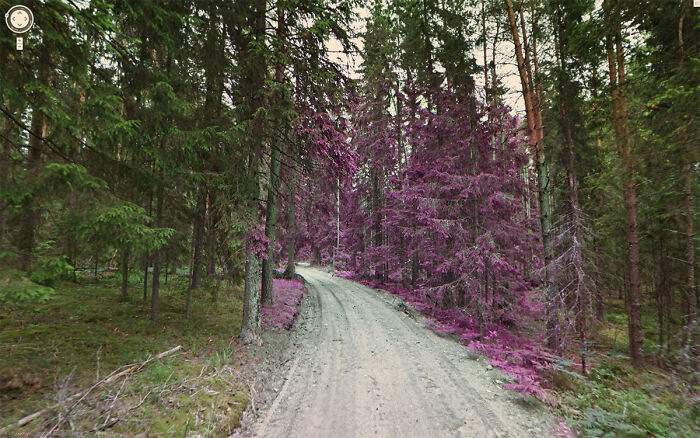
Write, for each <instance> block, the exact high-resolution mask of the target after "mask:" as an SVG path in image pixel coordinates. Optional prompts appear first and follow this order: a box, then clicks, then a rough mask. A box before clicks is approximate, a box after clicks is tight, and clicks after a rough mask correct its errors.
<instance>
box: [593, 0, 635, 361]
mask: <svg viewBox="0 0 700 438" xmlns="http://www.w3.org/2000/svg"><path fill="white" fill-rule="evenodd" d="M603 7H604V11H605V15H606V20H607V25H608V26H607V27H608V30H609V33H608V36H607V38H606V50H607V54H608V67H609V74H610V89H611V96H612V101H613V109H612V115H613V127H614V130H615V142H616V143H617V149H618V152H619V154H620V158H621V159H622V165H623V166H624V169H623V190H624V198H625V209H626V211H627V269H628V276H629V292H628V294H627V302H628V321H629V322H628V328H629V351H630V358H631V359H632V364H633V365H634V366H635V367H640V366H642V324H641V287H640V283H641V280H640V275H639V237H638V234H637V185H636V181H635V174H636V169H635V168H636V158H635V156H634V151H633V149H632V145H631V141H630V138H629V126H628V118H629V116H628V112H627V100H626V97H625V59H624V52H623V48H622V35H621V31H620V26H621V22H620V17H619V7H618V5H615V8H614V10H611V5H610V0H606V1H605V2H604V3H603Z"/></svg>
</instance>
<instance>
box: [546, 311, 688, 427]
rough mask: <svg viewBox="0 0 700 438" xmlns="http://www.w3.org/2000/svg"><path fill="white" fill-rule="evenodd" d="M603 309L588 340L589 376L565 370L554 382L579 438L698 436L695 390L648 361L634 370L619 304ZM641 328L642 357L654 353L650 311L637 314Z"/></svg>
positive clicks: (562, 405)
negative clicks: (601, 319) (590, 344)
mask: <svg viewBox="0 0 700 438" xmlns="http://www.w3.org/2000/svg"><path fill="white" fill-rule="evenodd" d="M606 310H607V312H608V313H607V314H606V317H605V321H604V322H603V323H602V324H601V326H600V327H599V328H598V329H597V330H596V337H595V339H593V345H594V351H593V354H592V356H591V358H590V359H591V360H592V363H593V367H592V370H591V371H590V373H589V375H588V376H586V377H583V376H580V375H579V374H576V373H573V372H567V373H565V374H564V375H559V376H558V379H557V381H555V383H556V386H557V392H558V395H559V399H560V401H561V411H562V414H563V415H564V416H565V417H566V418H567V420H568V422H569V423H570V424H572V425H573V426H574V427H575V428H576V429H577V430H578V431H579V433H580V436H583V437H640V438H642V437H695V436H700V403H699V401H698V398H697V388H695V389H694V388H692V387H691V386H690V385H689V384H688V383H687V381H686V380H687V379H683V378H681V377H679V376H677V375H675V374H674V372H673V370H672V369H671V368H658V367H656V366H654V365H653V364H652V363H649V364H648V365H647V366H646V367H645V368H644V369H642V370H637V369H634V368H633V367H632V366H631V365H630V364H629V358H628V356H627V354H628V344H627V316H626V312H625V308H624V304H623V303H621V302H612V303H609V305H608V306H607V307H606ZM642 329H643V330H644V334H645V337H646V340H645V344H644V346H643V350H644V353H645V354H646V355H651V354H652V353H654V352H656V351H659V350H660V349H659V348H658V345H656V343H655V342H654V341H653V340H654V339H656V338H655V336H656V332H655V323H654V316H653V314H651V313H650V312H644V313H643V315H642ZM649 362H651V361H649Z"/></svg>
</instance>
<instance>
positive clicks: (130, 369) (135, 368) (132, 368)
mask: <svg viewBox="0 0 700 438" xmlns="http://www.w3.org/2000/svg"><path fill="white" fill-rule="evenodd" d="M181 349H182V345H178V346H177V347H174V348H171V349H170V350H168V351H164V352H162V353H159V354H156V355H155V356H153V357H149V358H148V359H146V360H145V361H143V362H141V363H136V364H131V365H127V366H126V367H122V368H120V369H121V371H120V369H117V370H115V371H113V372H112V373H111V374H110V375H108V376H107V377H105V378H104V379H102V380H100V381H98V382H97V383H95V384H94V385H92V386H91V387H90V388H88V389H87V390H86V391H82V392H78V393H76V394H73V395H71V396H70V397H68V398H66V399H65V400H64V401H63V402H62V403H54V404H53V405H51V406H49V407H47V408H44V409H42V410H40V411H37V412H34V413H33V414H30V415H27V416H26V417H22V418H20V419H19V420H17V422H16V423H12V424H10V425H8V426H5V427H3V428H2V429H0V436H4V435H6V434H7V433H8V432H9V431H11V430H12V429H16V428H20V427H22V426H25V425H27V424H29V423H31V422H32V421H34V420H36V419H37V418H39V417H41V416H43V415H45V414H47V413H49V412H52V411H55V410H56V409H58V408H59V407H61V406H62V405H63V404H65V403H69V402H72V401H73V400H76V399H78V401H77V402H76V403H75V404H78V403H80V402H81V401H82V400H83V399H84V398H85V397H87V396H88V395H89V394H90V393H91V392H92V391H93V390H94V389H96V388H98V387H100V386H104V385H108V384H110V383H112V382H114V381H115V380H117V379H119V378H120V377H123V376H125V375H127V374H132V373H137V372H139V371H141V370H142V369H143V368H144V367H145V366H146V365H148V364H150V363H151V362H153V361H156V360H159V359H162V358H164V357H167V356H170V355H171V354H173V353H175V352H177V351H180V350H181ZM73 407H75V405H73V406H72V407H71V408H73Z"/></svg>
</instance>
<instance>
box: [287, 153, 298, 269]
mask: <svg viewBox="0 0 700 438" xmlns="http://www.w3.org/2000/svg"><path fill="white" fill-rule="evenodd" d="M289 149H290V162H291V163H292V165H293V163H294V162H295V161H296V158H297V148H296V145H291V146H290V148H289ZM289 168H290V169H291V170H290V172H289V177H288V178H287V185H288V195H287V197H288V200H287V268H286V269H285V270H284V278H294V275H295V274H296V272H295V271H296V268H295V265H296V253H297V239H296V237H297V236H296V229H297V202H296V198H297V176H296V170H294V168H292V167H291V166H290V167H289Z"/></svg>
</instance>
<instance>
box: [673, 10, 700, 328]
mask: <svg viewBox="0 0 700 438" xmlns="http://www.w3.org/2000/svg"><path fill="white" fill-rule="evenodd" d="M684 22H685V8H683V11H682V14H681V16H680V17H679V19H678V27H677V33H678V67H679V68H680V69H682V68H683V65H684V64H685V43H684V42H683V23H684ZM684 137H685V138H683V139H682V141H683V143H685V169H684V175H683V177H684V183H685V221H686V222H685V224H686V225H685V244H686V247H685V250H686V251H685V252H686V263H687V264H688V270H687V278H686V300H687V302H688V308H687V309H686V313H687V314H688V317H687V319H688V321H693V320H694V319H695V318H696V317H697V312H698V307H700V295H698V290H697V284H696V283H695V203H694V199H693V198H694V196H693V179H694V178H695V170H694V163H695V161H696V160H695V152H694V151H695V148H696V144H695V142H693V141H689V140H688V137H687V136H684Z"/></svg>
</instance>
